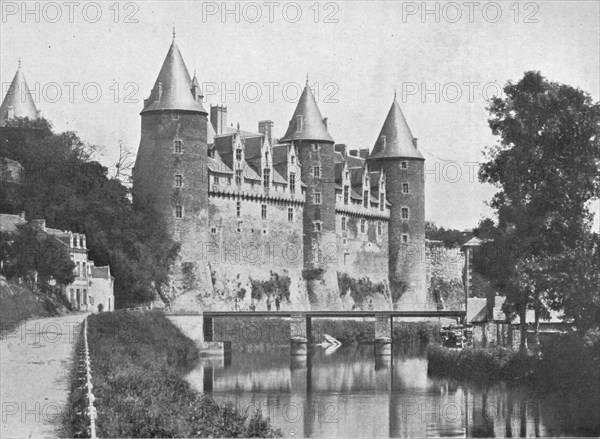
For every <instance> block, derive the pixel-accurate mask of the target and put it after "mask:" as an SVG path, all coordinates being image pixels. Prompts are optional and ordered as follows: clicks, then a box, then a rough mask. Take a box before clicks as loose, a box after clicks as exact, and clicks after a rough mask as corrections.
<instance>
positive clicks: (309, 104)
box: [281, 82, 333, 143]
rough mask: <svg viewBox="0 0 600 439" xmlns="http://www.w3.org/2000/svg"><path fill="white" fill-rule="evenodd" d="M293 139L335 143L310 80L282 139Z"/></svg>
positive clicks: (283, 140) (287, 140)
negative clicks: (300, 122)
mask: <svg viewBox="0 0 600 439" xmlns="http://www.w3.org/2000/svg"><path fill="white" fill-rule="evenodd" d="M298 116H302V124H301V126H298ZM292 140H315V141H322V142H331V143H333V138H332V137H331V135H330V134H329V131H327V126H326V125H325V122H324V121H323V116H321V112H320V111H319V107H318V106H317V102H316V101H315V97H314V95H313V93H312V90H311V89H310V87H309V86H308V82H307V83H306V85H305V86H304V90H303V91H302V95H301V96H300V100H299V101H298V105H296V110H295V111H294V115H293V116H292V119H291V120H290V124H289V126H288V129H287V132H286V133H285V136H283V139H282V140H281V141H282V142H291V141H292Z"/></svg>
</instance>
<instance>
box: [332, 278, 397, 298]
mask: <svg viewBox="0 0 600 439" xmlns="http://www.w3.org/2000/svg"><path fill="white" fill-rule="evenodd" d="M337 277H338V287H339V290H340V297H344V296H345V295H346V294H348V293H350V297H352V299H353V300H354V302H356V303H361V302H364V301H365V299H367V298H371V297H373V296H374V295H376V294H382V295H383V296H384V297H387V296H388V291H387V288H386V285H385V282H373V281H372V280H371V279H369V278H367V277H363V278H360V279H355V278H353V277H350V276H349V275H348V274H346V273H339V272H338V275H337Z"/></svg>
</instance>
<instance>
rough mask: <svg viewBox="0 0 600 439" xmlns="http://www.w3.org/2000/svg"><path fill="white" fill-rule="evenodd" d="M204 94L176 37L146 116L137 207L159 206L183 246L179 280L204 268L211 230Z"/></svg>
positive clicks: (137, 168) (135, 187)
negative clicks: (207, 236)
mask: <svg viewBox="0 0 600 439" xmlns="http://www.w3.org/2000/svg"><path fill="white" fill-rule="evenodd" d="M200 93H201V92H200V89H199V86H198V82H197V80H196V78H194V81H192V79H191V78H190V75H189V72H188V70H187V67H186V66H185V63H184V61H183V58H182V56H181V53H180V51H179V48H178V47H177V44H176V42H175V36H173V42H172V44H171V47H170V48H169V52H168V53H167V56H166V58H165V60H164V63H163V65H162V68H161V70H160V73H159V75H158V78H157V79H156V82H155V84H154V87H153V88H152V91H151V93H150V97H149V98H148V99H146V100H145V101H144V109H143V110H142V112H141V117H142V130H141V140H140V147H139V150H138V153H137V157H136V163H135V167H134V170H133V196H134V202H135V203H136V204H137V205H141V206H143V205H153V206H154V207H155V208H156V209H157V210H158V211H159V212H160V213H161V214H162V215H163V216H164V218H165V220H166V223H167V227H168V230H169V232H170V233H171V235H172V237H173V238H174V240H175V241H177V242H180V243H181V250H180V253H179V259H180V263H179V264H177V266H176V267H175V273H176V274H177V273H178V272H179V274H181V268H182V266H185V267H187V268H186V269H185V270H184V271H186V270H187V271H188V272H189V271H190V270H192V269H193V268H196V269H197V268H198V267H199V266H202V265H203V264H202V260H203V259H202V250H203V243H205V242H206V240H205V239H204V236H205V233H206V229H207V227H208V177H207V163H208V155H207V145H206V141H207V112H206V111H205V110H204V108H203V106H202V96H201V95H200ZM194 271H195V270H194ZM175 280H177V276H175ZM179 280H181V279H179Z"/></svg>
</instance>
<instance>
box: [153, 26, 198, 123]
mask: <svg viewBox="0 0 600 439" xmlns="http://www.w3.org/2000/svg"><path fill="white" fill-rule="evenodd" d="M159 83H160V84H161V86H162V93H161V94H160V98H159V96H158V93H159V90H158V88H159V87H158V85H159ZM162 110H182V111H193V112H196V113H203V114H208V113H207V112H206V110H205V109H204V107H203V106H202V102H201V101H196V99H195V98H194V96H193V95H192V79H191V78H190V74H189V72H188V69H187V67H186V66H185V62H184V61H183V57H182V56H181V52H179V48H178V47H177V43H176V42H175V37H173V42H172V43H171V47H169V52H167V56H166V57H165V61H164V62H163V65H162V68H161V69H160V73H159V74H158V78H156V82H155V83H154V87H152V91H151V92H150V97H149V98H148V99H146V100H145V101H144V109H143V110H142V113H145V112H148V111H162Z"/></svg>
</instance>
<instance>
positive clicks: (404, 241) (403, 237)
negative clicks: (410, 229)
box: [402, 234, 408, 244]
mask: <svg viewBox="0 0 600 439" xmlns="http://www.w3.org/2000/svg"><path fill="white" fill-rule="evenodd" d="M407 242H408V235H407V234H404V235H402V243H404V244H406V243H407Z"/></svg>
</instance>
